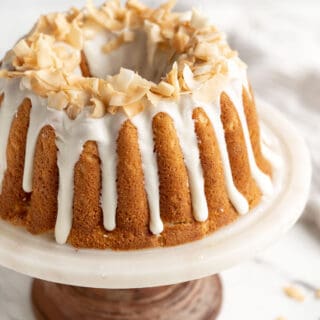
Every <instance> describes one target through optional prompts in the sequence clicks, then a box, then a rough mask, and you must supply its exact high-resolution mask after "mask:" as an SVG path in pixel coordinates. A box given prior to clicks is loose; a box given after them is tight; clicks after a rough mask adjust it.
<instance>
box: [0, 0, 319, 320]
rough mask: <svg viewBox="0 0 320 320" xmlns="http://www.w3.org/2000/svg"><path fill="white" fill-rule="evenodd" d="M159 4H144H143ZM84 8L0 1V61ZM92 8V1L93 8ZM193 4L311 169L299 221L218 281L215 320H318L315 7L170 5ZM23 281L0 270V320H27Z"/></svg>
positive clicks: (249, 0) (46, 1)
mask: <svg viewBox="0 0 320 320" xmlns="http://www.w3.org/2000/svg"><path fill="white" fill-rule="evenodd" d="M151 2H152V3H160V1H148V3H151ZM84 3H85V1H79V0H74V1H71V0H69V1H67V0H51V1H50V0H37V1H36V0H29V1H26V0H11V1H7V0H1V1H0V56H3V54H4V53H5V51H6V50H7V49H9V48H10V47H11V46H12V45H13V44H14V43H15V41H16V40H17V39H18V38H19V37H21V36H23V34H24V33H26V32H27V31H28V30H29V29H30V28H31V27H32V25H33V23H34V22H35V21H36V19H37V17H38V16H39V14H41V13H46V12H49V11H54V10H59V11H61V10H64V9H67V8H69V7H70V6H82V5H83V4H84ZM97 3H99V2H97ZM194 4H196V6H198V7H199V8H200V9H202V10H203V11H205V12H206V13H207V14H208V15H209V16H210V18H211V19H212V21H213V22H214V23H215V24H216V25H217V26H218V27H219V28H220V29H221V30H224V31H225V32H226V33H227V35H228V38H229V40H230V42H231V44H232V46H233V48H235V49H237V50H238V51H239V52H240V56H241V57H242V59H243V60H244V61H245V62H246V63H247V64H248V65H249V76H250V80H251V83H252V85H253V87H254V89H255V92H256V94H258V95H259V96H260V97H262V98H263V99H265V100H267V101H269V102H271V103H272V104H274V105H275V106H277V107H278V108H279V109H281V110H282V111H283V112H284V113H286V114H287V116H288V118H290V120H291V121H293V122H294V123H295V124H296V125H297V127H298V128H299V129H300V131H301V133H302V134H303V135H304V136H305V138H306V140H307V142H308V144H309V146H310V149H311V153H312V158H313V165H314V177H313V187H312V194H311V198H310V201H309V203H308V206H307V209H306V211H305V218H304V219H303V221H301V222H299V223H298V225H297V226H296V227H294V228H293V230H292V231H291V232H290V233H289V234H288V235H286V236H285V237H284V238H283V239H282V240H281V241H280V242H278V243H277V244H275V245H274V246H273V247H271V248H269V249H268V250H267V251H266V252H264V253H262V254H261V255H260V256H259V257H257V259H255V260H254V261H250V262H246V263H244V264H242V265H241V266H237V267H235V268H233V269H231V270H228V271H226V272H224V273H223V274H222V277H223V282H224V289H225V300H224V305H223V310H222V313H221V315H220V319H221V320H234V319H246V320H251V319H252V320H256V319H259V320H264V319H266V320H267V319H276V318H277V317H279V316H283V317H285V318H286V319H288V320H293V319H296V320H319V319H320V299H318V300H316V299H315V298H314V293H313V291H312V289H314V288H320V228H319V229H317V227H316V224H317V223H318V225H319V226H320V218H319V216H320V128H319V127H320V1H319V0H304V1H295V0H290V1H289V0H285V1H271V0H266V1H262V0H260V1H259V0H237V1H236V0H225V1H209V0H207V1H205V0H198V1H191V0H181V1H180V2H179V1H178V6H179V7H180V8H190V6H192V5H194ZM295 281H302V282H303V284H302V290H303V292H304V293H305V295H306V300H305V302H303V303H299V302H295V301H293V300H290V299H288V298H287V297H285V296H284V294H283V292H282V287H283V286H286V285H288V284H290V283H294V282H295ZM29 285H30V279H29V278H27V277H25V276H22V275H18V274H15V273H14V272H11V271H9V270H5V269H0V320H9V319H10V320H13V319H18V320H20V319H21V320H22V319H23V320H29V319H33V317H32V312H31V308H30V304H29V292H28V291H29Z"/></svg>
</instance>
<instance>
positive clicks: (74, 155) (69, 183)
mask: <svg viewBox="0 0 320 320" xmlns="http://www.w3.org/2000/svg"><path fill="white" fill-rule="evenodd" d="M19 85H20V83H19V81H18V80H16V79H13V80H7V81H6V82H5V83H4V84H3V90H2V91H3V92H4V94H5V97H4V100H3V103H2V107H1V108H0V125H1V126H0V157H1V159H2V161H1V167H0V178H1V181H0V182H2V180H3V175H4V172H5V169H6V146H7V140H8V136H9V132H10V126H11V122H12V120H13V118H14V116H15V114H16V112H17V110H18V107H19V106H20V104H21V102H22V101H23V99H24V98H29V99H30V100H31V102H32V109H31V113H30V125H29V130H28V135H27V143H26V155H25V169H24V177H23V188H24V190H25V191H26V192H31V191H32V172H33V158H34V153H35V148H36V142H37V138H38V135H39V133H40V130H41V129H42V128H43V127H44V126H45V125H51V126H52V127H53V128H54V129H55V132H56V145H57V148H58V154H57V157H58V168H59V177H60V178H59V191H58V215H57V221H56V227H55V237H56V240H57V242H58V243H65V242H66V241H67V239H68V235H69V233H70V230H71V227H72V211H73V188H74V187H73V186H74V167H75V165H76V163H77V161H78V160H79V157H80V155H81V152H82V149H83V145H84V144H85V143H86V142H87V141H96V142H97V144H98V149H99V154H100V158H101V166H102V190H101V206H102V210H103V221H104V227H105V228H106V230H109V231H112V230H114V229H115V228H116V208H117V187H116V168H117V155H116V140H117V136H118V132H119V130H120V128H121V126H122V124H123V122H124V121H125V120H126V117H125V116H124V114H122V113H117V114H116V115H109V114H107V115H105V116H104V117H103V118H99V119H93V118H90V117H89V116H88V114H89V110H88V109H85V110H84V111H83V112H81V113H80V115H79V116H78V117H77V118H76V119H75V120H71V119H70V118H69V117H68V115H67V114H66V113H65V112H61V111H58V110H55V109H51V108H48V107H46V105H47V101H46V100H45V99H42V98H39V97H37V96H35V95H33V94H31V93H30V91H28V90H26V89H23V88H19ZM225 91H226V93H227V94H228V96H229V97H230V99H231V100H232V101H233V103H234V105H235V107H236V110H237V112H238V115H239V118H240V121H241V125H242V128H243V132H244V136H245V142H246V144H247V150H248V158H249V163H250V168H251V171H252V175H253V177H254V179H256V181H257V183H258V185H259V187H260V188H261V190H262V192H263V193H264V194H267V193H268V192H270V191H271V190H272V189H271V188H270V185H271V181H270V179H269V177H267V176H266V175H264V174H263V173H262V172H261V171H260V169H259V168H258V167H257V165H256V162H255V159H254V154H253V150H252V146H251V142H250V137H249V131H248V126H247V122H246V118H245V114H244V109H243V104H242V100H241V98H240V97H241V96H242V82H239V83H236V82H233V84H232V86H228V88H227V89H226V90H225ZM197 106H202V108H203V109H204V111H205V112H206V114H207V115H208V118H209V119H210V121H211V123H212V125H213V128H214V131H215V133H216V138H217V141H218V145H219V149H220V154H221V158H222V164H223V168H224V175H225V180H226V186H227V191H228V194H229V198H230V201H231V203H232V204H233V205H234V207H235V208H236V210H237V211H238V212H239V213H240V214H245V213H247V212H248V210H249V205H248V202H247V200H246V199H245V197H244V196H243V195H242V194H241V193H240V192H239V191H238V190H237V188H236V186H235V184H234V181H233V177H232V171H231V166H230V161H229V156H228V151H227V145H226V141H225V138H224V129H223V125H222V122H221V118H220V116H221V108H220V101H219V99H218V101H217V102H216V103H212V104H204V103H202V102H198V101H194V100H193V98H192V97H191V96H190V95H185V96H182V97H181V99H180V101H179V102H178V103H176V102H168V101H160V102H159V103H158V105H156V106H154V105H150V106H148V107H147V108H146V109H145V110H144V112H142V113H139V114H138V115H137V116H135V117H133V119H132V122H133V124H134V125H135V126H136V127H137V130H138V143H139V148H140V152H141V160H142V167H143V171H144V179H145V189H146V192H147V198H148V203H149V208H150V231H151V232H152V233H153V234H159V233H161V232H162V231H163V223H162V220H161V216H160V205H159V177H158V167H157V159H156V154H155V152H154V141H153V134H152V119H153V117H154V116H155V115H156V114H157V113H159V112H165V113H167V114H168V115H169V116H170V117H171V118H172V119H173V121H174V126H175V130H176V133H177V136H178V138H179V142H180V146H181V149H182V153H183V156H184V161H185V165H186V168H187V172H188V176H189V187H190V193H191V198H192V206H193V212H194V217H195V219H196V220H198V221H205V220H206V219H207V218H208V207H207V201H206V198H205V191H204V178H203V173H202V167H201V163H200V156H199V149H198V141H197V137H196V134H195V130H194V122H193V119H192V112H193V109H194V108H195V107H197ZM271 187H272V186H271Z"/></svg>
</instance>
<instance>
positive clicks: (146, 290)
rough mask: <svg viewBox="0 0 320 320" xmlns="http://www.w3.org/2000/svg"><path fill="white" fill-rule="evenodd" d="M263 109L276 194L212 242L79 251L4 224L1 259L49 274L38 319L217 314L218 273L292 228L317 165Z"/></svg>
mask: <svg viewBox="0 0 320 320" xmlns="http://www.w3.org/2000/svg"><path fill="white" fill-rule="evenodd" d="M258 110H259V113H260V119H261V121H262V133H263V134H262V136H263V137H266V138H263V140H265V141H264V144H263V145H266V146H267V148H268V149H269V150H266V152H265V154H268V155H269V157H271V158H272V159H271V160H272V162H273V164H274V174H273V181H274V186H275V192H274V194H273V195H272V196H270V197H269V198H265V199H263V201H262V203H261V204H260V205H259V206H258V207H257V208H256V209H254V210H253V211H252V212H250V213H249V214H248V215H245V216H243V217H241V218H240V219H238V221H236V222H235V223H233V224H231V225H229V226H227V227H224V228H222V229H221V230H219V231H217V232H216V233H214V234H212V235H210V236H208V237H206V238H205V239H202V240H199V241H195V242H193V243H189V244H185V245H181V246H176V247H171V248H156V249H147V250H136V251H129V252H114V251H110V250H104V251H101V250H75V249H74V248H71V247H70V246H67V245H65V246H59V245H57V244H56V243H55V242H54V241H53V239H52V236H49V235H43V236H38V237H35V236H32V235H30V234H29V233H27V232H26V231H24V230H23V229H20V228H17V227H13V226H11V225H9V224H7V223H6V222H3V221H0V264H1V265H3V266H4V267H7V268H10V269H12V270H15V271H17V272H20V273H23V274H26V275H29V276H32V277H34V278H37V279H43V280H34V282H33V287H32V301H33V305H34V309H35V312H36V315H37V318H39V319H46V320H48V319H50V320H57V319H59V320H60V319H61V320H63V319H68V320H69V319H82V320H87V319H90V320H95V319H96V320H102V319H104V320H109V319H110V320H111V319H116V320H125V319H126V320H130V319H131V320H133V319H139V320H150V319H166V320H180V319H189V320H196V319H197V320H209V319H210V320H211V319H215V318H216V317H217V315H218V313H219V310H220V307H221V303H222V285H221V281H220V279H219V276H218V275H217V274H218V273H219V272H221V271H222V270H224V269H227V268H229V267H231V266H234V265H236V264H238V263H239V262H241V261H243V260H247V259H249V258H252V257H254V256H255V255H256V254H257V253H258V252H259V251H261V250H262V249H264V248H266V247H267V246H268V245H270V244H271V243H272V242H273V241H275V240H276V239H277V238H279V237H280V236H281V235H282V234H283V233H284V232H286V231H287V230H289V229H290V228H291V227H292V226H293V224H294V223H295V222H296V221H297V219H298V218H299V216H300V215H301V213H302V211H303V208H304V206H305V203H306V201H307V198H308V193H309V186H310V180H311V163H310V156H309V152H308V149H307V147H306V146H305V143H304V141H303V139H302V138H301V137H300V135H299V134H298V133H297V131H296V130H295V129H294V128H293V127H292V125H291V124H290V123H288V122H287V120H286V119H285V118H284V117H283V116H282V115H281V113H280V112H279V111H277V109H275V108H274V107H272V106H269V105H267V104H266V103H264V102H262V101H258ZM93 288H95V289H93Z"/></svg>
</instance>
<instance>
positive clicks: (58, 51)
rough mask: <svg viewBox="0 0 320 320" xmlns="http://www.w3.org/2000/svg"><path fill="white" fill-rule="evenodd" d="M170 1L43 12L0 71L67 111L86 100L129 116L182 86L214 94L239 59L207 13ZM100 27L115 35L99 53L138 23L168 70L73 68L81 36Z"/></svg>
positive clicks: (128, 37)
mask: <svg viewBox="0 0 320 320" xmlns="http://www.w3.org/2000/svg"><path fill="white" fill-rule="evenodd" d="M174 5H175V1H174V0H169V1H168V2H167V3H165V4H163V5H161V6H160V7H159V8H157V9H151V8H148V7H146V6H145V5H143V4H142V3H140V2H139V1H137V0H129V1H128V2H127V4H126V6H125V7H123V6H121V4H120V1H119V0H111V1H109V2H107V3H105V4H104V5H102V6H101V7H100V8H96V7H95V6H94V5H93V3H92V1H88V4H87V8H86V10H84V11H79V10H77V9H72V10H71V11H69V12H68V13H58V14H56V13H55V14H49V15H46V16H42V17H40V19H39V20H38V22H37V24H36V25H35V27H34V28H33V30H32V31H31V33H30V34H28V35H27V37H26V38H24V39H22V40H21V41H19V42H18V43H17V44H16V46H15V47H14V49H13V50H11V51H10V52H9V53H8V54H7V55H6V57H5V61H4V66H5V67H6V68H8V70H1V71H0V77H1V78H20V79H21V81H20V86H21V87H22V88H23V89H27V90H32V91H34V92H35V93H36V94H38V95H39V96H41V97H44V98H48V105H49V107H52V108H56V109H58V110H66V112H67V113H68V115H69V116H70V117H72V118H75V117H76V116H77V115H78V114H79V112H81V110H83V109H84V108H85V107H89V110H90V111H91V113H90V115H91V117H94V118H98V117H103V116H104V114H105V113H106V112H107V113H111V114H113V113H116V112H118V111H119V110H123V111H124V112H125V113H126V114H127V115H128V116H129V117H133V116H134V115H136V114H137V113H138V112H141V111H142V110H143V109H144V108H145V107H146V106H147V105H148V103H152V104H157V103H158V102H160V101H161V100H163V99H166V100H170V101H171V100H176V99H178V98H179V96H180V95H183V94H193V96H194V97H195V98H196V99H197V100H199V101H204V102H212V101H214V100H215V99H217V97H218V96H219V95H220V94H221V92H222V91H223V89H224V88H225V86H227V85H228V75H229V74H230V73H232V72H233V70H234V68H236V69H237V70H238V69H239V68H245V65H244V64H243V63H242V62H241V61H240V59H239V58H238V56H237V52H235V51H232V50H231V49H230V48H229V46H228V45H227V42H226V40H225V37H224V35H223V34H221V33H220V32H218V31H217V30H216V29H215V28H214V27H213V26H210V25H209V24H208V20H207V19H205V18H204V17H203V16H201V15H200V14H199V13H198V12H197V11H193V12H192V13H191V12H186V13H182V14H181V13H173V12H171V10H172V8H173V6H174ZM105 30H108V31H109V32H111V34H112V35H113V36H114V38H113V39H112V40H111V41H109V42H108V43H106V44H105V45H104V47H103V48H102V49H103V51H104V52H105V53H109V52H111V51H112V50H116V49H117V48H118V47H120V46H121V45H123V44H124V43H127V42H132V41H134V39H135V34H136V32H137V31H138V30H140V31H141V30H144V31H145V32H146V34H147V45H148V60H149V62H150V63H151V62H152V61H153V59H154V57H155V55H156V54H157V49H158V50H166V51H167V52H169V58H168V64H169V65H171V64H172V68H171V70H170V71H169V72H168V73H167V75H166V76H165V77H163V78H162V80H161V81H160V82H159V83H158V84H155V83H153V82H150V81H148V80H146V79H143V78H142V77H141V76H139V75H138V74H137V73H135V72H133V71H131V70H128V69H121V70H120V72H119V74H117V75H115V76H111V77H107V79H98V78H89V77H83V76H80V75H78V72H77V70H78V68H79V66H80V63H81V52H82V49H83V45H84V39H90V38H93V37H94V35H95V34H97V33H98V32H101V31H105ZM230 61H231V62H232V63H230Z"/></svg>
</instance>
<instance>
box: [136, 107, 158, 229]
mask: <svg viewBox="0 0 320 320" xmlns="http://www.w3.org/2000/svg"><path fill="white" fill-rule="evenodd" d="M153 109H155V107H154V106H150V108H148V110H145V111H146V112H144V113H140V114H138V115H137V116H136V117H134V118H133V119H132V122H133V124H134V125H135V126H136V127H137V129H138V142H139V147H140V152H141V161H142V169H143V171H144V180H145V189H146V192H147V196H148V202H149V210H150V231H151V232H152V233H153V234H159V233H161V232H162V231H163V223H162V221H161V217H160V206H159V177H158V166H157V159H156V155H155V152H154V141H153V134H152V117H153V114H154V110H153ZM152 111H153V112H152Z"/></svg>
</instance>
